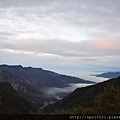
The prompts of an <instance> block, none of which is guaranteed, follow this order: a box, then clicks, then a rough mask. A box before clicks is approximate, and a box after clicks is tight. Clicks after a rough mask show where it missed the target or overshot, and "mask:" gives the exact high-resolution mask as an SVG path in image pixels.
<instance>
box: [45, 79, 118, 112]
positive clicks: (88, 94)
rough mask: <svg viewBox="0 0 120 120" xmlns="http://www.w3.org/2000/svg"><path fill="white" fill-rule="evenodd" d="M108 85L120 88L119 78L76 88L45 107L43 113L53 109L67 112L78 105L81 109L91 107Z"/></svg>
mask: <svg viewBox="0 0 120 120" xmlns="http://www.w3.org/2000/svg"><path fill="white" fill-rule="evenodd" d="M110 85H113V86H114V87H115V88H120V77H118V78H114V79H110V80H108V81H104V82H101V83H98V84H94V85H91V86H88V87H84V88H78V89H76V90H75V91H74V92H72V93H71V94H69V95H68V96H66V97H65V98H63V99H62V100H60V101H58V102H57V103H54V104H51V105H49V106H47V107H45V108H44V111H45V112H53V111H54V110H55V109H65V110H69V109H71V108H74V107H76V106H78V105H80V106H83V107H92V106H93V101H94V99H95V97H96V96H98V95H100V94H101V93H103V92H104V89H105V87H107V86H110Z"/></svg>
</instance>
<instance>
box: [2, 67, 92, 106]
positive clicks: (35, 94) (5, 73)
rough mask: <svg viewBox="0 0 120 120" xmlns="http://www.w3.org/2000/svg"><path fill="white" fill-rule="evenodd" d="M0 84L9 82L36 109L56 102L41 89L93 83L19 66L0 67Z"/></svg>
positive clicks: (53, 97)
mask: <svg viewBox="0 0 120 120" xmlns="http://www.w3.org/2000/svg"><path fill="white" fill-rule="evenodd" d="M0 82H9V83H10V84H11V85H12V86H13V88H14V90H16V92H17V93H18V94H19V95H20V96H21V97H23V98H25V99H27V100H28V101H30V102H32V103H34V104H35V105H36V106H37V107H43V106H45V105H48V104H49V103H51V102H56V101H57V100H58V99H57V98H56V97H55V96H49V95H46V93H45V91H44V89H43V88H48V87H57V88H63V87H67V86H69V84H71V83H87V84H91V83H94V82H92V81H86V80H84V79H81V78H77V77H71V76H67V75H61V74H58V73H55V72H52V71H47V70H43V69H42V68H32V67H22V66H21V65H15V66H9V65H0ZM63 96H64V95H63Z"/></svg>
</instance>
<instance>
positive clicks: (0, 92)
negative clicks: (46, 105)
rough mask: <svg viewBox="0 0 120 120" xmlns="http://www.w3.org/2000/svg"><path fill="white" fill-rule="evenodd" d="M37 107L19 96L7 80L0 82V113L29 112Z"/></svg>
mask: <svg viewBox="0 0 120 120" xmlns="http://www.w3.org/2000/svg"><path fill="white" fill-rule="evenodd" d="M30 111H33V112H35V111H37V108H36V107H35V106H34V105H33V104H32V103H31V102H28V101H27V100H25V99H23V98H22V97H20V96H19V95H18V94H17V93H16V91H15V90H13V88H12V86H11V85H10V83H8V82H0V115H6V114H7V115H8V114H12V115H13V114H29V113H30Z"/></svg>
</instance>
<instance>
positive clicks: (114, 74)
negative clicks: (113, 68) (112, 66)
mask: <svg viewBox="0 0 120 120" xmlns="http://www.w3.org/2000/svg"><path fill="white" fill-rule="evenodd" d="M94 76H96V77H104V78H117V77H119V76H120V72H106V73H102V74H95V75H94Z"/></svg>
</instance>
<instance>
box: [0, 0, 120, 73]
mask: <svg viewBox="0 0 120 120" xmlns="http://www.w3.org/2000/svg"><path fill="white" fill-rule="evenodd" d="M119 11H120V0H0V64H8V65H19V64H20V65H22V66H32V67H37V68H39V67H42V68H43V69H48V70H53V71H56V72H60V73H66V74H72V75H78V74H79V73H80V72H81V71H119V70H120V47H119V46H120V13H119Z"/></svg>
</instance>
